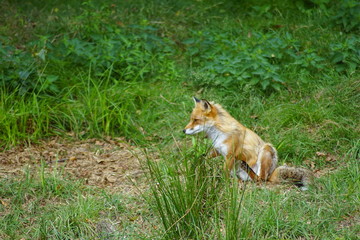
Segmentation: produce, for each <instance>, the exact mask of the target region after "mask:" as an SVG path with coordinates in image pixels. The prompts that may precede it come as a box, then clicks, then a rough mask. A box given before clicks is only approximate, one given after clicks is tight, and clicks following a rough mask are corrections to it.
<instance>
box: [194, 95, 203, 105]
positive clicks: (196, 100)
mask: <svg viewBox="0 0 360 240" xmlns="http://www.w3.org/2000/svg"><path fill="white" fill-rule="evenodd" d="M193 99H194V103H195V105H196V104H197V103H199V102H201V100H200V99H197V98H196V97H193Z"/></svg>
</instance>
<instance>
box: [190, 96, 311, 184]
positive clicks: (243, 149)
mask: <svg viewBox="0 0 360 240" xmlns="http://www.w3.org/2000/svg"><path fill="white" fill-rule="evenodd" d="M194 102H195V107H194V109H193V111H192V113H191V117H190V122H189V124H188V125H186V127H185V129H184V133H185V134H189V135H193V134H196V133H199V132H205V133H206V135H207V137H208V138H210V139H211V140H212V143H213V147H214V149H213V151H212V152H211V154H210V155H211V157H216V156H219V155H222V156H223V157H224V158H225V164H224V170H225V173H226V176H229V174H230V173H234V174H235V175H236V177H237V178H239V180H240V179H241V180H243V181H246V180H253V181H268V182H270V183H281V182H289V181H290V182H293V183H294V184H296V185H298V186H300V187H301V189H302V190H306V189H307V185H308V184H309V183H310V182H311V180H312V172H310V171H309V170H307V169H304V168H294V167H288V166H280V167H277V163H278V157H277V152H276V149H275V148H274V147H273V146H272V145H271V144H270V143H266V142H264V141H263V140H262V139H261V138H260V137H259V136H258V135H257V134H256V133H255V132H253V131H251V130H250V129H248V128H246V127H245V126H243V125H242V124H241V123H239V122H238V121H237V120H235V119H234V118H233V117H232V116H231V115H230V114H229V113H228V112H227V111H225V110H224V109H223V108H222V107H221V105H219V104H215V103H213V102H209V101H207V100H205V99H202V100H199V99H197V98H195V97H194Z"/></svg>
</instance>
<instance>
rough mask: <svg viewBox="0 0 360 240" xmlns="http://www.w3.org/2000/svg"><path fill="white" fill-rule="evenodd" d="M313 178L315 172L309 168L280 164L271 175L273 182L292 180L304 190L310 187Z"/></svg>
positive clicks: (291, 181) (270, 179)
mask: <svg viewBox="0 0 360 240" xmlns="http://www.w3.org/2000/svg"><path fill="white" fill-rule="evenodd" d="M313 178H314V175H313V173H312V172H311V171H310V170H308V169H305V168H295V167H289V166H280V167H277V168H276V169H275V170H274V172H273V173H272V174H271V175H270V178H269V181H270V182H272V183H284V182H290V183H293V184H295V185H296V186H298V187H300V189H301V190H303V191H304V190H307V189H308V185H309V184H310V183H311V182H312V181H313Z"/></svg>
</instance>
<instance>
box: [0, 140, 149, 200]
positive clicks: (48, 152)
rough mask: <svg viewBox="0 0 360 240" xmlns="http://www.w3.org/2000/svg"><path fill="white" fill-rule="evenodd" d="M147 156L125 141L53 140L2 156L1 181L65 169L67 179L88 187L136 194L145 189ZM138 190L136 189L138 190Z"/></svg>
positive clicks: (0, 162)
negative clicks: (28, 172)
mask: <svg viewBox="0 0 360 240" xmlns="http://www.w3.org/2000/svg"><path fill="white" fill-rule="evenodd" d="M145 160H146V156H145V154H144V152H143V151H142V150H141V149H140V148H138V147H136V146H132V145H131V144H130V143H129V142H127V141H126V140H125V139H123V138H106V139H104V140H99V139H89V140H85V141H70V140H65V139H59V138H53V139H50V140H48V141H43V142H40V143H38V144H33V145H30V146H26V147H23V146H19V147H15V148H13V149H11V150H6V151H3V152H0V178H7V177H10V176H20V175H22V174H23V173H24V170H25V169H26V168H28V167H29V168H35V169H36V168H39V167H40V166H41V162H43V163H45V164H46V169H47V170H50V171H51V170H53V169H54V168H55V167H56V168H59V169H62V170H63V172H64V174H65V175H64V176H66V174H70V175H71V176H73V177H76V178H79V179H82V180H84V182H85V184H88V185H92V186H98V187H101V188H107V189H109V190H111V191H123V192H126V193H127V194H136V193H138V190H139V189H144V188H146V187H147V186H146V181H145V176H144V170H143V169H144V168H143V167H142V166H141V162H144V161H145ZM135 186H136V187H135Z"/></svg>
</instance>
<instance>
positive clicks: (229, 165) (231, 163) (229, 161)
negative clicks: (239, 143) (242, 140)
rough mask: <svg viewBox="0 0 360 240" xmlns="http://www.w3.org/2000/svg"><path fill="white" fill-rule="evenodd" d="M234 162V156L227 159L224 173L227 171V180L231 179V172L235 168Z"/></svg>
mask: <svg viewBox="0 0 360 240" xmlns="http://www.w3.org/2000/svg"><path fill="white" fill-rule="evenodd" d="M234 162H235V158H234V157H232V156H231V157H226V158H225V164H224V171H225V176H226V177H227V178H228V177H230V173H231V170H232V169H233V167H234Z"/></svg>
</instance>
